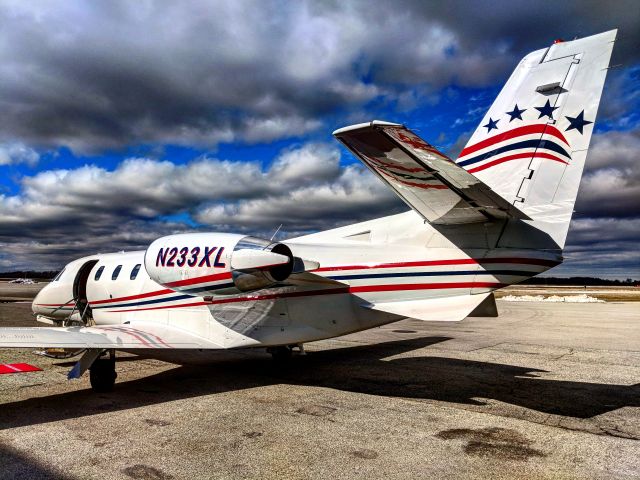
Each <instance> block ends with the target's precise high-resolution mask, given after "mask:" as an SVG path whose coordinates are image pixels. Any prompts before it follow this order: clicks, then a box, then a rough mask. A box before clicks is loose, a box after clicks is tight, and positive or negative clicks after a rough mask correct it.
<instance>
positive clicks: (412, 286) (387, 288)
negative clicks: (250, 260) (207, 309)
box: [114, 282, 505, 313]
mask: <svg viewBox="0 0 640 480" xmlns="http://www.w3.org/2000/svg"><path fill="white" fill-rule="evenodd" d="M504 286H505V285H504V284H502V283H494V282H459V283H417V284H416V283H403V284H393V285H363V286H358V287H344V288H343V287H340V288H331V289H326V290H315V291H306V292H288V293H273V294H268V295H256V296H252V297H234V298H223V299H220V300H212V301H209V302H192V303H186V304H182V305H169V306H162V307H151V308H140V309H130V310H114V312H118V313H122V312H140V311H145V310H163V309H168V308H185V307H196V306H203V305H220V304H224V303H238V302H255V301H260V300H274V299H278V298H292V297H312V296H317V295H335V294H344V293H364V292H392V291H411V290H437V289H443V290H444V289H454V288H501V287H504Z"/></svg>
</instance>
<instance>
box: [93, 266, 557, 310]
mask: <svg viewBox="0 0 640 480" xmlns="http://www.w3.org/2000/svg"><path fill="white" fill-rule="evenodd" d="M558 263H559V262H558V261H553V260H547V259H541V258H524V257H495V258H479V259H474V258H460V259H443V260H422V261H414V262H399V263H386V264H384V263H383V264H369V265H366V264H364V265H340V266H333V267H323V268H319V269H318V270H315V271H314V273H317V274H319V275H322V276H325V277H327V278H331V279H333V280H338V281H345V282H347V284H345V285H344V286H340V287H331V288H328V289H322V290H314V291H298V292H286V293H285V292H283V293H273V294H271V293H270V294H262V295H256V294H255V293H252V294H248V295H239V296H234V297H227V298H219V299H212V300H206V301H205V300H203V299H202V298H198V297H197V296H194V295H186V294H184V293H182V292H179V291H175V290H172V289H161V290H155V291H151V292H145V293H141V294H138V295H131V296H127V297H119V298H112V299H104V300H97V301H91V306H92V308H94V309H100V310H106V311H110V312H121V313H122V312H131V311H143V310H159V309H172V308H181V307H194V306H202V305H215V304H225V303H236V302H246V301H260V300H272V299H276V298H289V297H303V296H315V295H332V294H348V293H356V294H357V293H367V292H384V291H409V290H440V289H443V290H444V289H465V288H500V287H503V286H505V284H504V283H502V281H504V280H507V282H506V283H513V281H514V279H516V278H515V277H518V278H520V279H523V278H527V277H531V276H534V275H536V274H538V273H540V272H541V271H543V270H546V269H547V268H549V267H551V266H554V265H557V264H558ZM478 265H479V266H481V268H480V269H477V268H474V267H478ZM223 277H224V278H223ZM438 277H441V278H440V279H439V278H438ZM442 277H445V278H442ZM447 277H448V278H447ZM451 277H453V278H451ZM464 277H467V278H464ZM504 277H509V278H508V279H506V278H504ZM458 278H460V280H457V279H458ZM404 279H406V280H404ZM454 279H455V280H454ZM228 280H230V275H229V274H217V275H209V276H203V277H197V278H192V279H188V280H180V281H178V282H174V284H172V286H174V287H185V286H188V287H190V288H193V290H190V291H191V292H194V291H197V290H199V289H201V288H205V289H207V290H211V289H213V288H215V287H213V286H211V285H210V283H211V282H212V281H214V282H220V281H222V282H225V281H228ZM393 280H397V281H398V282H400V283H381V282H388V281H393ZM438 280H440V281H438ZM496 280H498V281H496ZM518 281H519V280H518ZM405 282H406V283H405ZM409 282H410V283H409ZM203 284H208V286H206V287H201V285H203ZM220 285H226V283H224V284H220ZM174 302H177V303H174Z"/></svg>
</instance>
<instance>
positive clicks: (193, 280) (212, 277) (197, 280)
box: [164, 272, 231, 287]
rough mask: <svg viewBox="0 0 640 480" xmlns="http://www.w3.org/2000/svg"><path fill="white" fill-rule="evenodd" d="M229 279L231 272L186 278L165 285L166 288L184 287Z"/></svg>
mask: <svg viewBox="0 0 640 480" xmlns="http://www.w3.org/2000/svg"><path fill="white" fill-rule="evenodd" d="M229 278H231V272H224V273H215V274H213V275H205V276H204V277H195V278H187V279H185V280H178V281H176V282H169V283H165V284H164V285H165V286H166V287H184V286H185V285H194V284H196V283H204V282H215V281H216V280H227V279H229Z"/></svg>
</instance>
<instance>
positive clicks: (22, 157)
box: [0, 143, 40, 167]
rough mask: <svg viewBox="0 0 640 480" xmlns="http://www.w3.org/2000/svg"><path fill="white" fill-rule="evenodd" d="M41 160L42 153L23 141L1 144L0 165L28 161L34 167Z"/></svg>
mask: <svg viewBox="0 0 640 480" xmlns="http://www.w3.org/2000/svg"><path fill="white" fill-rule="evenodd" d="M39 160H40V154H38V152H36V151H35V150H34V149H33V148H30V147H27V146H26V145H24V144H22V143H5V144H0V166H1V165H15V164H17V163H26V164H27V165H29V166H31V167H33V166H35V165H36V164H37V163H38V161H39Z"/></svg>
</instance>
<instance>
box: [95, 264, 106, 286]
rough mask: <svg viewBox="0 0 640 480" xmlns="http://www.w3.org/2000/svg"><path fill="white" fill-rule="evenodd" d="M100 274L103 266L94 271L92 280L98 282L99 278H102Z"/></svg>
mask: <svg viewBox="0 0 640 480" xmlns="http://www.w3.org/2000/svg"><path fill="white" fill-rule="evenodd" d="M102 272H104V265H102V266H101V267H100V268H99V269H98V270H96V276H95V277H93V279H94V280H95V281H96V282H97V281H98V280H100V277H101V276H102Z"/></svg>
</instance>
